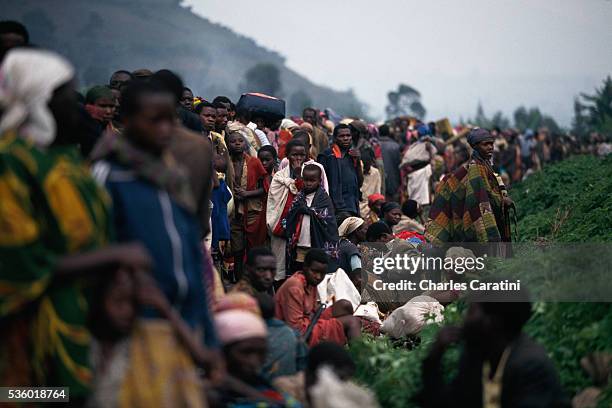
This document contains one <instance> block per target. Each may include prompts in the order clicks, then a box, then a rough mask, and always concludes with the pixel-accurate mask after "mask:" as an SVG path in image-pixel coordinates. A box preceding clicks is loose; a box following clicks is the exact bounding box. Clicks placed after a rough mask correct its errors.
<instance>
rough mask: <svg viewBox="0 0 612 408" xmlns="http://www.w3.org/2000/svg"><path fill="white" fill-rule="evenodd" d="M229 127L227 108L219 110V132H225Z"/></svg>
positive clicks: (217, 126)
mask: <svg viewBox="0 0 612 408" xmlns="http://www.w3.org/2000/svg"><path fill="white" fill-rule="evenodd" d="M226 126H227V108H217V121H216V128H217V132H221V131H223V130H225V127H226Z"/></svg>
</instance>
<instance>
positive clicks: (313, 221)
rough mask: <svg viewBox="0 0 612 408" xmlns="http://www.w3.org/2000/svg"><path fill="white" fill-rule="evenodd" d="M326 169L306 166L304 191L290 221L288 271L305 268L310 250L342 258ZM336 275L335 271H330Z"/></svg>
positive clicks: (296, 197)
mask: <svg viewBox="0 0 612 408" xmlns="http://www.w3.org/2000/svg"><path fill="white" fill-rule="evenodd" d="M326 180H327V177H326V176H325V173H324V169H323V166H322V165H321V164H319V163H317V162H315V161H309V162H306V163H304V166H303V167H302V182H303V184H304V188H303V190H302V191H300V192H299V193H297V195H296V196H295V197H294V199H293V203H292V204H291V208H290V209H289V213H288V214H287V218H286V223H285V225H286V234H287V252H286V257H287V260H286V268H287V270H288V271H296V270H299V269H301V267H302V263H303V262H304V256H305V255H306V252H307V251H308V249H309V248H311V247H312V248H322V249H324V250H325V252H327V254H328V255H329V256H331V257H332V258H333V259H337V258H338V227H337V225H336V217H335V214H334V207H333V204H332V200H331V198H330V197H329V194H328V190H327V188H326V187H327V186H326ZM330 272H333V271H330Z"/></svg>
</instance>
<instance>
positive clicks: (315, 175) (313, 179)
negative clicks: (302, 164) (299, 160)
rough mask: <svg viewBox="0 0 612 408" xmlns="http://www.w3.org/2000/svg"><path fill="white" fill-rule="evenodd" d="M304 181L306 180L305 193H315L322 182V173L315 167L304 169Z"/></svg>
mask: <svg viewBox="0 0 612 408" xmlns="http://www.w3.org/2000/svg"><path fill="white" fill-rule="evenodd" d="M302 181H303V182H304V193H306V194H310V193H313V192H315V191H317V189H318V188H319V185H320V184H321V173H320V172H319V171H317V170H314V169H312V170H311V169H307V170H304V172H303V173H302Z"/></svg>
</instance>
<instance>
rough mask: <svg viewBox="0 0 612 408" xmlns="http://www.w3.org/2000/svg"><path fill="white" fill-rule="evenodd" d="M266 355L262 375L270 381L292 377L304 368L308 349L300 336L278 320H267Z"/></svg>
mask: <svg viewBox="0 0 612 408" xmlns="http://www.w3.org/2000/svg"><path fill="white" fill-rule="evenodd" d="M266 326H267V327H268V355H267V357H266V362H265V363H264V366H263V369H262V373H263V374H264V375H265V376H266V377H267V378H269V379H270V380H273V379H275V378H276V377H281V376H283V375H294V374H295V373H297V372H298V371H301V370H303V369H304V368H305V367H306V355H307V354H308V348H307V347H306V344H305V343H304V342H303V341H302V340H301V336H300V334H299V333H298V332H297V331H295V330H293V329H292V328H291V327H289V326H287V324H286V323H285V322H283V321H282V320H278V319H267V320H266Z"/></svg>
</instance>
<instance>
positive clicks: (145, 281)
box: [134, 272, 171, 316]
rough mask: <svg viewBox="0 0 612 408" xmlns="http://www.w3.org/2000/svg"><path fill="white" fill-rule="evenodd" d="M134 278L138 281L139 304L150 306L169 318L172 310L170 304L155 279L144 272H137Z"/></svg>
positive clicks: (137, 295) (137, 294) (137, 296)
mask: <svg viewBox="0 0 612 408" xmlns="http://www.w3.org/2000/svg"><path fill="white" fill-rule="evenodd" d="M134 278H135V279H136V286H137V288H136V299H137V300H138V303H140V304H141V305H143V306H150V307H152V308H153V309H155V310H157V311H158V312H160V313H161V314H162V315H163V316H167V315H168V314H169V313H170V310H171V307H170V302H168V299H167V298H166V295H164V293H163V292H162V291H161V289H159V287H158V286H157V284H156V283H155V281H154V280H153V278H151V276H150V275H148V274H146V273H143V272H136V273H135V274H134Z"/></svg>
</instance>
